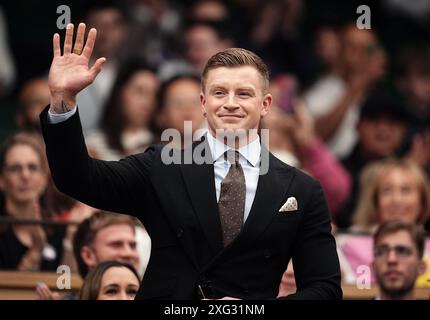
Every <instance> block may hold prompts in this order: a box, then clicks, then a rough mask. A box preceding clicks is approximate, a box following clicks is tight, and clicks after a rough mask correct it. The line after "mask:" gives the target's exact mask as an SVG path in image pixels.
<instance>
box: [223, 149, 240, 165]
mask: <svg viewBox="0 0 430 320" xmlns="http://www.w3.org/2000/svg"><path fill="white" fill-rule="evenodd" d="M224 157H225V158H226V159H227V161H228V162H230V164H232V165H238V164H239V152H238V151H235V150H232V149H230V150H228V151H226V152H225V153H224Z"/></svg>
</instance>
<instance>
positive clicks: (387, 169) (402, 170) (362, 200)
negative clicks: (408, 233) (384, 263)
mask: <svg viewBox="0 0 430 320" xmlns="http://www.w3.org/2000/svg"><path fill="white" fill-rule="evenodd" d="M429 215H430V183H429V180H428V178H427V176H426V175H425V173H424V172H423V170H422V169H421V168H420V167H419V166H418V165H416V164H415V163H413V162H411V161H408V160H405V159H393V158H390V159H386V160H382V161H379V162H374V163H372V164H370V165H368V166H367V167H366V168H365V169H364V171H363V173H362V175H361V180H360V195H359V202H358V205H357V209H356V212H355V213H354V217H353V221H354V225H353V226H352V227H351V228H350V231H352V232H353V234H338V235H337V236H336V242H337V246H338V251H339V256H340V262H341V269H342V271H343V275H344V279H343V280H344V281H346V282H350V283H355V279H356V277H357V276H358V274H357V270H358V268H359V267H360V266H363V265H364V266H368V267H369V268H370V266H371V264H372V260H373V257H372V252H373V250H372V249H373V241H372V236H371V234H373V232H375V230H376V228H377V227H378V226H379V225H380V224H382V223H384V222H387V221H393V220H399V221H402V222H404V223H408V224H424V223H425V222H426V221H427V220H428V218H429ZM357 233H358V234H357ZM424 252H425V253H424V261H426V264H427V265H428V266H430V264H429V262H430V260H429V253H430V242H429V240H427V241H426V250H425V251H424ZM428 275H429V274H428V273H426V274H424V275H423V276H421V277H420V278H419V279H418V283H420V284H421V283H422V284H426V285H428V282H427V281H426V280H425V278H426V277H428Z"/></svg>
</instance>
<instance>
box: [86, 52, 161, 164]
mask: <svg viewBox="0 0 430 320" xmlns="http://www.w3.org/2000/svg"><path fill="white" fill-rule="evenodd" d="M158 82H159V81H158V78H157V75H156V74H155V71H154V70H153V69H151V68H150V67H148V66H147V65H146V64H144V63H143V62H140V61H135V60H133V61H130V62H128V63H126V64H124V65H123V67H122V68H121V70H120V71H119V73H118V77H117V79H116V81H115V84H114V86H113V89H112V93H111V96H110V98H109V99H108V102H107V104H106V106H105V108H104V112H103V116H102V121H101V128H100V129H99V130H96V131H94V132H93V133H91V134H90V135H89V136H88V137H87V139H86V142H87V145H88V147H89V150H90V153H91V154H92V156H94V157H95V158H99V159H102V160H119V159H121V158H124V157H126V156H128V155H130V154H135V153H139V152H143V151H145V149H146V148H147V147H148V145H149V144H151V143H152V142H153V140H154V134H153V130H152V126H153V124H152V117H153V113H154V110H155V104H156V95H157V90H158V84H159V83H158Z"/></svg>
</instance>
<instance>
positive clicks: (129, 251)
mask: <svg viewBox="0 0 430 320" xmlns="http://www.w3.org/2000/svg"><path fill="white" fill-rule="evenodd" d="M122 257H123V258H126V259H128V260H131V259H137V258H138V254H137V250H136V248H134V247H132V246H129V245H126V246H124V248H123V252H122Z"/></svg>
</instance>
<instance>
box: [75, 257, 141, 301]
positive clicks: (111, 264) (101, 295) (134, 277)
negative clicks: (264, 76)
mask: <svg viewBox="0 0 430 320" xmlns="http://www.w3.org/2000/svg"><path fill="white" fill-rule="evenodd" d="M139 285H140V280H139V275H138V274H137V272H136V269H135V268H134V267H132V266H131V265H129V264H125V263H122V262H119V261H105V262H101V263H99V264H98V265H97V266H96V267H95V268H94V269H92V270H91V271H90V272H89V273H88V275H87V277H86V278H85V281H84V284H83V285H82V289H81V292H80V295H79V297H80V299H81V300H134V297H135V296H136V294H137V291H138V290H139Z"/></svg>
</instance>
